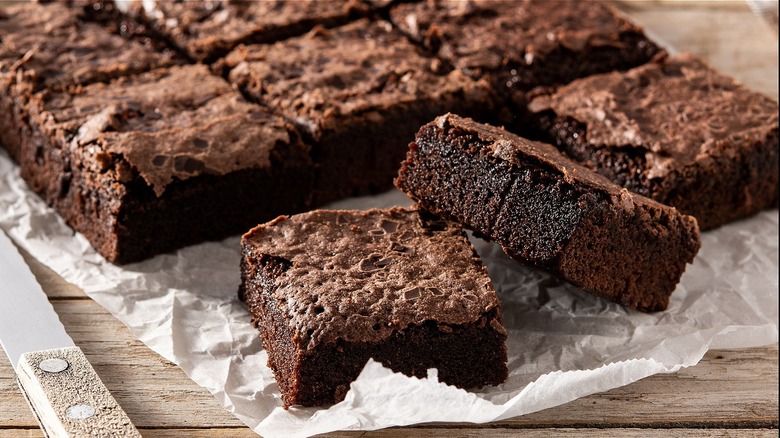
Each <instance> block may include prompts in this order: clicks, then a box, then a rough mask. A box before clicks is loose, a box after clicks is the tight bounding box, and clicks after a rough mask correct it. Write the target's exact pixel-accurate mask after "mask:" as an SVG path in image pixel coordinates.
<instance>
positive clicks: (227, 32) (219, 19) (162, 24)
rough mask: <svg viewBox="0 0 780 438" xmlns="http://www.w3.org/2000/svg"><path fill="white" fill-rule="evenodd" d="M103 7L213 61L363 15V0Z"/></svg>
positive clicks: (183, 1) (101, 0)
mask: <svg viewBox="0 0 780 438" xmlns="http://www.w3.org/2000/svg"><path fill="white" fill-rule="evenodd" d="M94 3H95V4H96V8H98V9H112V8H117V9H120V8H121V9H122V10H123V12H124V13H125V14H126V17H127V18H129V19H130V20H131V22H132V21H135V22H136V23H141V24H142V25H144V26H148V27H149V30H150V31H151V32H152V34H156V35H161V36H163V37H165V38H166V39H168V40H169V41H171V42H172V43H173V44H175V45H176V46H177V47H178V48H179V49H180V50H182V51H183V52H185V53H186V54H187V55H189V56H190V57H191V58H193V59H195V60H198V61H204V62H211V61H214V60H216V59H217V58H218V57H220V56H223V55H224V54H226V53H227V52H229V51H230V50H232V49H233V48H235V47H236V46H238V45H239V44H242V43H243V44H249V43H270V42H275V41H279V40H282V39H285V38H289V37H291V36H295V35H301V34H304V33H306V32H308V31H310V30H311V29H312V28H314V27H315V26H318V25H320V26H325V27H334V26H339V25H342V24H345V23H348V22H349V21H351V20H354V19H357V18H360V17H363V16H365V15H367V14H368V13H369V12H370V9H369V5H368V4H366V3H363V2H361V1H359V0H327V1H322V0H263V1H191V0H170V1H157V2H155V1H142V0H130V1H127V0H123V1H118V0H113V1H112V0H109V1H106V0H97V1H95V2H94Z"/></svg>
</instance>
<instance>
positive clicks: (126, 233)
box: [17, 65, 313, 263]
mask: <svg viewBox="0 0 780 438" xmlns="http://www.w3.org/2000/svg"><path fill="white" fill-rule="evenodd" d="M29 110H30V113H29V123H28V126H27V128H26V131H27V132H28V135H27V136H26V137H25V138H23V141H22V148H21V153H20V154H19V156H18V157H17V159H18V161H19V163H20V167H21V174H22V177H23V178H24V179H25V180H26V181H27V182H28V183H29V185H30V186H31V188H32V189H33V190H35V191H36V192H38V193H39V194H40V195H41V196H42V197H43V199H45V200H46V201H47V202H48V203H49V204H51V205H52V206H54V207H55V208H56V209H57V210H58V211H59V213H60V214H61V215H62V217H63V218H64V219H65V221H66V222H67V223H68V224H69V225H70V226H71V227H73V228H74V229H75V230H76V231H79V232H81V233H83V234H84V236H85V237H86V238H87V240H89V241H90V243H91V244H92V245H93V246H94V247H95V249H96V250H97V251H98V252H99V253H100V254H102V255H103V256H104V257H106V258H107V259H108V260H109V261H111V262H115V263H128V262H132V261H137V260H141V259H143V258H146V257H149V256H152V255H155V254H159V253H162V252H166V251H170V250H173V249H176V248H179V247H182V246H185V245H188V244H193V243H198V242H201V241H203V240H212V239H220V238H224V237H226V236H228V235H232V234H239V233H241V232H242V231H244V230H246V229H248V228H249V227H251V226H253V225H255V224H257V221H262V220H269V219H272V218H274V217H276V216H278V215H279V214H283V213H294V212H298V211H302V210H305V209H307V208H308V207H309V201H308V199H309V192H310V191H311V184H312V178H313V176H312V175H313V167H312V164H311V161H310V159H309V155H308V154H309V151H308V148H307V147H306V146H304V145H303V143H302V142H301V140H300V138H299V135H298V134H297V132H296V131H295V129H294V127H292V126H291V125H290V124H289V123H288V122H286V121H285V120H283V119H282V118H280V117H278V116H274V115H271V114H270V113H269V112H268V111H267V110H266V109H264V108H263V107H261V106H259V105H256V104H253V103H249V102H247V101H245V100H244V99H243V98H242V97H241V95H240V94H239V93H238V92H236V91H235V90H233V89H232V88H231V86H230V85H229V84H228V83H227V82H226V81H224V80H223V79H222V78H220V77H217V76H214V75H212V74H211V73H210V72H209V70H208V68H207V67H206V66H203V65H193V66H183V67H171V68H168V69H159V70H154V71H151V72H148V73H145V74H141V75H138V76H134V77H128V78H121V79H118V80H115V81H112V82H110V83H107V84H104V83H96V84H92V85H88V86H84V87H80V88H78V89H75V90H65V91H61V92H54V91H50V92H46V93H38V94H35V95H34V96H32V98H31V102H30V105H29Z"/></svg>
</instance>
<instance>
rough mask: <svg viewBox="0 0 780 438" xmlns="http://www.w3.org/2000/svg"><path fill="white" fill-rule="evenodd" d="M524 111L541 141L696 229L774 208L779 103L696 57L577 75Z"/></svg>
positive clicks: (684, 55)
mask: <svg viewBox="0 0 780 438" xmlns="http://www.w3.org/2000/svg"><path fill="white" fill-rule="evenodd" d="M530 108H531V110H532V113H533V116H534V117H533V118H534V119H535V120H536V121H537V122H536V123H537V125H538V129H539V130H540V131H541V136H542V138H544V139H545V140H546V141H549V142H551V143H552V144H554V145H556V146H558V148H560V149H561V150H563V151H565V152H566V153H567V154H568V155H569V156H570V157H572V158H574V159H575V160H577V161H579V162H581V163H582V164H583V165H585V166H587V167H589V168H591V169H594V170H596V171H597V172H599V173H601V174H602V175H604V176H605V177H607V178H608V179H610V180H612V181H614V182H615V183H617V184H620V185H622V186H624V187H626V188H628V189H629V190H631V191H634V192H636V193H639V194H642V195H644V196H648V197H650V198H653V199H655V200H657V201H659V202H662V203H664V204H668V205H671V206H673V207H676V208H677V209H678V210H680V211H681V212H683V213H685V214H689V215H692V216H695V217H696V219H697V220H698V222H699V226H700V227H701V229H702V230H708V229H711V228H715V227H718V226H720V225H723V224H725V223H727V222H730V221H733V220H736V219H740V218H744V217H747V216H750V215H753V214H755V213H758V212H759V211H761V210H763V209H766V208H771V207H777V205H778V154H779V153H778V111H777V102H774V101H773V100H771V99H770V98H768V97H766V96H763V95H761V94H759V93H756V92H753V91H750V90H748V89H747V88H746V87H744V86H743V85H741V84H739V83H737V82H736V81H735V80H733V79H731V78H729V77H727V76H725V75H723V74H721V73H718V72H717V71H715V70H714V69H712V68H711V67H710V66H708V65H707V64H706V63H704V62H703V61H701V60H699V59H697V58H695V57H694V56H692V55H689V54H683V55H679V56H674V57H670V58H668V59H664V60H660V61H659V62H655V63H651V64H647V65H644V66H641V67H637V68H636V69H633V70H629V71H627V72H625V73H610V74H604V75H598V76H592V77H589V78H585V79H580V80H578V81H575V82H573V83H571V84H570V85H568V86H565V87H562V88H561V89H559V90H558V91H556V92H555V93H552V94H549V95H544V96H539V97H537V98H536V99H535V100H533V101H532V102H531V104H530Z"/></svg>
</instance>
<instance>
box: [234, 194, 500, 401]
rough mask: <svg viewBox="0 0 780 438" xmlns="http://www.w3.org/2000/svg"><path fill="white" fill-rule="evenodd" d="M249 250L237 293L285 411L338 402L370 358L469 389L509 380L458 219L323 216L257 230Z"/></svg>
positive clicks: (487, 287) (247, 241)
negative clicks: (431, 371)
mask: <svg viewBox="0 0 780 438" xmlns="http://www.w3.org/2000/svg"><path fill="white" fill-rule="evenodd" d="M242 252H243V254H242V261H241V275H242V284H241V289H240V291H239V296H240V298H241V299H242V300H243V301H244V302H245V303H246V305H247V307H248V308H249V310H250V311H251V313H252V321H253V323H254V324H255V326H256V327H257V328H258V329H259V330H260V334H261V337H262V339H263V345H264V346H265V349H266V350H267V352H268V364H269V366H270V367H271V369H272V370H273V371H274V374H275V376H276V380H277V382H278V383H279V387H280V388H281V391H282V400H283V401H284V405H285V407H289V406H291V405H303V406H318V405H323V404H330V403H337V402H339V401H341V400H342V399H343V398H344V396H345V395H346V393H347V391H348V389H349V385H350V383H351V382H352V381H353V380H355V379H356V378H357V376H358V374H359V373H360V371H361V370H362V369H363V366H364V365H365V364H366V361H367V360H368V359H369V358H373V359H375V360H377V361H379V362H381V363H382V364H384V365H385V366H387V367H389V368H391V369H393V370H394V371H396V372H403V373H405V374H407V375H412V376H417V377H425V376H426V375H427V370H428V369H429V368H437V369H438V376H439V380H440V381H442V382H445V383H448V384H451V385H455V386H458V387H462V388H477V387H481V386H485V385H497V384H499V383H502V382H503V381H504V380H505V379H506V378H507V373H508V371H507V364H506V362H507V351H506V345H505V342H506V336H507V334H506V331H505V330H504V327H503V326H502V324H501V315H500V309H499V301H498V297H497V295H496V293H495V291H494V289H493V286H492V284H491V282H490V279H489V278H488V276H487V270H486V269H485V268H484V267H483V266H482V265H481V264H480V260H479V258H478V256H477V255H476V253H475V251H474V248H473V247H472V246H471V243H470V242H469V241H468V239H467V238H466V236H465V234H464V232H463V230H462V229H461V228H460V227H458V226H456V225H454V224H453V223H449V222H445V221H442V220H440V219H438V218H435V217H433V216H430V215H429V214H426V213H424V212H419V211H417V210H415V209H401V208H392V209H388V210H369V211H326V210H318V211H313V212H310V213H304V214H300V215H296V216H292V217H280V218H278V219H276V220H274V221H272V222H269V223H267V224H264V225H260V226H258V227H256V228H254V229H253V230H251V231H250V232H248V233H247V234H245V235H244V237H243V240H242Z"/></svg>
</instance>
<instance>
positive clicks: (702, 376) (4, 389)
mask: <svg viewBox="0 0 780 438" xmlns="http://www.w3.org/2000/svg"><path fill="white" fill-rule="evenodd" d="M670 3H673V4H671V5H670ZM679 3H681V4H678V3H677V2H668V1H659V2H636V3H633V2H632V4H630V5H628V6H626V5H622V7H623V8H624V9H625V10H627V11H628V13H629V14H630V15H631V16H632V17H634V18H635V20H636V21H637V22H639V23H641V24H643V25H644V26H645V27H646V28H648V29H649V30H651V31H652V32H653V33H654V34H655V35H659V36H661V37H662V38H663V40H664V41H665V42H667V43H669V44H671V45H673V46H675V47H676V48H678V49H681V50H686V51H690V52H693V53H695V54H697V55H699V56H702V57H703V58H705V59H707V60H708V61H709V62H710V63H711V64H713V65H714V66H715V67H716V68H719V69H721V70H723V71H725V72H727V73H729V74H731V75H733V76H735V77H737V78H738V79H740V80H741V81H743V82H744V83H745V84H746V85H748V86H750V87H752V88H754V89H756V90H759V91H761V92H764V93H766V94H768V95H770V96H773V97H774V98H775V99H777V95H778V93H777V65H778V58H777V39H776V36H775V35H774V34H773V33H771V31H770V30H769V27H768V26H766V24H765V23H764V22H763V21H762V20H761V19H759V18H758V17H756V16H755V15H753V14H752V12H750V11H749V10H748V9H747V8H746V7H745V6H744V3H742V2H727V4H725V5H723V4H721V3H720V2H698V3H686V2H679ZM704 3H707V4H704ZM713 4H715V6H713ZM724 11H725V12H724ZM25 255H26V254H25ZM26 259H27V261H28V263H30V264H31V265H32V267H33V271H34V273H35V274H36V276H37V278H38V280H39V281H40V282H41V283H42V284H43V287H44V290H46V291H47V293H48V294H49V296H50V297H51V298H52V299H53V300H54V301H55V303H54V304H55V308H56V309H57V311H58V312H59V313H60V315H61V316H62V319H63V322H64V324H65V326H66V328H67V330H68V331H69V333H71V335H72V336H73V337H74V340H75V341H76V342H77V343H78V344H79V345H80V346H81V347H82V348H83V349H84V351H85V354H86V355H87V357H88V358H89V360H90V361H91V362H92V363H93V365H94V366H95V369H96V370H97V372H98V373H99V374H100V376H101V378H102V379H103V380H104V382H105V383H106V386H107V387H108V388H109V389H110V390H111V391H112V393H113V394H114V395H115V397H116V398H117V400H118V401H119V403H120V404H122V406H123V407H124V408H125V410H126V411H127V413H128V415H129V416H130V417H131V419H132V420H133V421H134V422H135V424H136V425H138V426H139V427H141V428H144V429H142V433H143V434H144V436H159V437H167V436H176V437H178V436H215V437H220V436H230V437H233V436H253V434H252V433H251V431H250V430H249V429H247V428H245V427H243V426H242V425H241V424H240V422H238V420H236V419H235V418H233V417H232V416H231V415H230V414H228V413H227V412H225V411H224V410H223V409H221V408H220V407H219V405H218V404H217V403H216V401H215V400H214V399H213V398H212V397H211V395H210V394H208V392H207V391H205V390H204V389H202V388H199V387H198V386H197V385H195V384H194V383H193V382H192V381H191V380H189V379H188V378H187V377H186V375H184V373H183V372H182V371H181V370H180V369H179V368H177V367H175V366H174V365H172V364H170V363H169V362H167V361H165V360H164V359H162V358H161V357H160V356H158V355H157V354H155V353H154V352H152V351H151V350H149V349H148V348H146V347H145V346H144V345H143V344H141V343H140V342H139V341H137V340H136V339H134V338H133V337H132V335H131V334H130V332H129V330H127V328H125V327H124V326H123V325H122V324H121V323H119V322H118V321H117V320H115V319H114V318H113V317H111V316H110V315H108V313H107V312H105V311H104V310H103V309H102V308H100V307H99V306H98V305H97V304H96V303H94V302H92V301H91V300H89V299H88V298H86V296H85V295H84V293H83V292H82V291H80V290H79V289H78V288H77V287H75V286H73V285H70V284H68V283H66V282H65V281H63V280H62V279H61V278H59V277H58V276H57V275H56V274H54V273H53V272H52V271H50V270H49V269H48V268H46V267H45V266H43V265H41V264H40V263H39V262H37V261H35V260H34V259H32V258H31V257H29V255H26ZM777 355H778V350H777V346H773V347H768V348H757V349H749V350H736V351H715V352H710V353H708V354H707V356H705V358H704V360H703V361H702V363H701V364H699V365H697V366H696V367H693V368H690V369H686V370H682V371H681V372H679V373H676V374H672V375H660V376H653V377H650V378H648V379H645V380H642V381H640V382H637V383H634V384H632V385H629V386H627V387H624V388H618V389H615V390H612V391H608V392H606V393H602V394H596V395H593V396H590V397H586V398H583V399H580V400H576V401H574V402H572V403H569V404H567V405H565V406H562V407H557V408H553V409H548V410H545V411H542V412H538V413H535V414H531V415H527V416H524V417H519V418H515V419H511V420H508V421H503V422H499V423H493V424H491V425H482V426H475V425H465V424H464V425H457V426H453V425H451V424H447V425H429V426H426V427H421V428H403V429H389V430H384V431H377V432H371V433H365V434H363V433H349V434H347V433H339V434H334V435H333V436H344V437H346V436H374V437H380V436H381V437H399V436H410V435H414V436H422V437H426V436H453V437H460V436H464V437H465V436H480V437H481V436H508V435H514V434H516V433H517V429H524V430H523V433H524V434H525V435H529V436H548V435H550V434H554V435H563V436H570V435H576V436H605V435H610V436H628V437H633V436H639V435H640V434H641V436H690V435H696V436H707V437H709V436H712V437H716V436H717V437H719V436H734V435H738V436H748V437H753V436H757V437H758V436H770V435H771V436H777V429H776V428H777V424H778V391H777V385H778V373H777V370H778V359H777ZM161 388H164V390H161ZM629 425H630V426H632V427H635V428H625V427H626V426H629ZM702 427H705V428H708V429H700V428H702ZM739 427H744V429H734V428H739ZM766 427H770V428H774V429H766ZM603 428H607V429H603ZM653 428H661V429H653ZM25 436H32V437H38V436H41V432H40V431H39V430H38V429H37V423H36V422H35V420H34V419H33V417H32V415H31V414H30V412H29V410H28V408H27V405H26V403H25V402H24V400H23V398H22V396H21V395H20V393H19V391H18V388H17V387H16V384H15V382H14V375H13V370H12V368H11V367H10V364H8V362H7V359H6V358H5V356H4V355H2V354H0V438H4V437H25Z"/></svg>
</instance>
